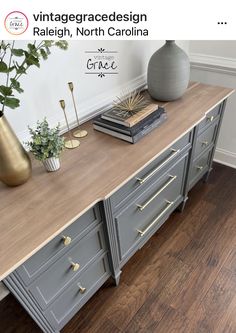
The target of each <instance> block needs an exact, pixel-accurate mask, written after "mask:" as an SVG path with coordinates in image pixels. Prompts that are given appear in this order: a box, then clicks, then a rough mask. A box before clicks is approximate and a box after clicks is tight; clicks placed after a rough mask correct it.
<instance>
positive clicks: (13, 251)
mask: <svg viewBox="0 0 236 333" xmlns="http://www.w3.org/2000/svg"><path fill="white" fill-rule="evenodd" d="M233 91H234V90H233V89H229V88H223V87H216V86H209V85H204V84H200V83H191V84H190V87H189V88H188V90H187V92H186V94H185V95H184V97H183V98H181V99H179V100H177V101H174V102H170V103H166V104H164V105H165V109H166V111H167V114H168V120H167V121H166V122H165V123H164V124H162V125H161V127H159V128H157V129H155V130H153V131H152V132H151V133H150V134H149V135H147V136H146V137H144V138H143V139H142V140H140V141H139V142H138V143H136V144H134V145H132V144H129V143H127V142H124V141H122V140H118V139H116V138H113V137H111V136H108V135H105V134H103V133H99V132H96V131H94V130H93V128H92V124H91V122H88V123H86V124H84V125H83V127H85V128H86V129H87V131H88V136H87V137H86V138H84V139H81V146H80V147H79V148H77V149H74V150H66V151H65V152H64V153H63V155H62V159H61V162H62V167H61V170H59V171H58V172H55V173H46V172H45V171H44V168H43V166H41V164H39V163H38V162H33V175H32V178H31V179H30V180H29V181H28V182H27V183H26V184H24V185H21V186H19V187H15V188H9V187H6V186H5V185H4V184H2V183H1V184H0V280H2V279H3V278H4V277H6V276H7V275H8V274H9V273H11V272H12V271H13V270H14V269H15V268H17V267H18V266H19V265H20V264H22V263H23V262H24V261H25V260H26V259H28V258H29V257H30V256H32V255H33V254H34V253H35V252H37V251H38V250H39V249H40V248H42V247H43V246H44V245H45V244H47V243H48V242H49V241H50V240H51V239H52V238H54V237H55V236H56V235H58V234H59V233H60V232H61V231H62V230H63V229H65V227H67V226H68V225H70V224H71V223H72V222H73V221H74V220H75V219H76V218H78V217H79V216H80V215H82V214H83V213H84V212H85V211H86V210H87V209H88V208H90V207H91V206H93V205H94V204H95V203H97V202H99V201H101V200H103V199H105V198H108V197H109V196H110V195H111V194H112V193H113V192H114V191H116V190H117V189H118V188H120V187H121V186H122V185H123V184H124V183H125V182H127V181H128V180H129V179H130V178H132V177H133V176H134V175H135V174H136V173H137V172H138V171H140V170H141V169H142V168H143V167H144V166H145V165H147V164H149V163H150V162H151V161H152V160H153V159H155V158H156V157H157V156H158V155H159V154H161V152H163V150H165V149H166V148H168V147H169V146H170V145H171V144H172V143H173V142H175V141H177V140H178V138H180V137H181V136H182V135H183V134H185V133H186V132H187V131H189V130H190V129H191V128H193V127H194V126H195V125H196V124H197V123H199V122H200V121H201V120H202V119H203V118H204V117H205V114H206V113H207V112H209V111H210V110H211V109H213V108H214V106H216V105H217V104H219V103H220V102H221V101H222V100H224V99H225V98H227V97H228V96H229V95H231V94H232V93H233ZM160 105H163V103H160Z"/></svg>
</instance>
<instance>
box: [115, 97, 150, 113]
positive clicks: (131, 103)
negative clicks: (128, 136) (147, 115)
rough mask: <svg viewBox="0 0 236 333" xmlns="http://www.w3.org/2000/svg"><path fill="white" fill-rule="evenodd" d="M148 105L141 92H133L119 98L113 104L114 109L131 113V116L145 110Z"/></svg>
mask: <svg viewBox="0 0 236 333" xmlns="http://www.w3.org/2000/svg"><path fill="white" fill-rule="evenodd" d="M147 105H148V102H147V101H146V100H145V99H144V96H143V95H141V93H140V92H136V91H134V92H131V93H129V94H128V96H127V94H126V96H125V95H124V96H121V97H117V101H114V102H113V108H114V109H116V110H120V111H121V112H125V113H129V114H130V115H131V116H132V115H134V114H136V113H137V112H139V111H141V110H143V109H144V108H145V107H146V106H147Z"/></svg>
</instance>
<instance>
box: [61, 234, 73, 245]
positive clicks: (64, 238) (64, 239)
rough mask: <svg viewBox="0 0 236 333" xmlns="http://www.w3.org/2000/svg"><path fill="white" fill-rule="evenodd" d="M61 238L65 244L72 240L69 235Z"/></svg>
mask: <svg viewBox="0 0 236 333" xmlns="http://www.w3.org/2000/svg"><path fill="white" fill-rule="evenodd" d="M62 239H63V243H64V245H65V246H67V245H69V244H70V243H71V240H72V239H71V238H70V237H69V236H62Z"/></svg>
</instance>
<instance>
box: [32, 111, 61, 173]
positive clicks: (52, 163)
mask: <svg viewBox="0 0 236 333" xmlns="http://www.w3.org/2000/svg"><path fill="white" fill-rule="evenodd" d="M28 128H29V132H30V135H31V140H30V141H28V142H26V145H27V146H28V148H29V150H30V151H31V153H32V154H33V155H34V157H35V158H36V159H37V160H39V161H41V162H42V163H43V165H44V166H45V168H46V170H47V171H56V170H58V169H60V159H59V157H60V154H61V152H62V151H63V149H64V146H65V143H64V138H63V137H61V136H60V135H59V131H60V129H59V124H58V125H57V126H56V127H55V128H50V127H49V124H48V121H47V119H46V118H44V120H43V121H42V122H39V121H38V122H37V127H36V129H35V130H34V129H32V128H30V127H28Z"/></svg>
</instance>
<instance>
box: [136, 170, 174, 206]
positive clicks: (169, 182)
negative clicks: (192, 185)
mask: <svg viewBox="0 0 236 333" xmlns="http://www.w3.org/2000/svg"><path fill="white" fill-rule="evenodd" d="M169 177H170V179H169V180H168V181H167V182H166V183H165V185H164V186H163V187H162V188H160V189H159V190H158V191H157V192H156V193H155V194H154V195H153V196H152V197H151V198H150V199H149V200H148V201H146V202H145V204H143V205H138V204H137V207H138V209H139V210H140V211H143V210H144V209H145V208H146V207H147V206H148V205H149V204H150V203H151V202H152V201H153V200H154V199H155V198H156V197H157V196H158V195H159V194H160V193H161V192H162V191H164V190H165V189H166V188H167V187H168V186H169V185H170V184H171V183H172V182H173V181H174V180H175V179H176V178H177V176H172V175H169Z"/></svg>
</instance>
